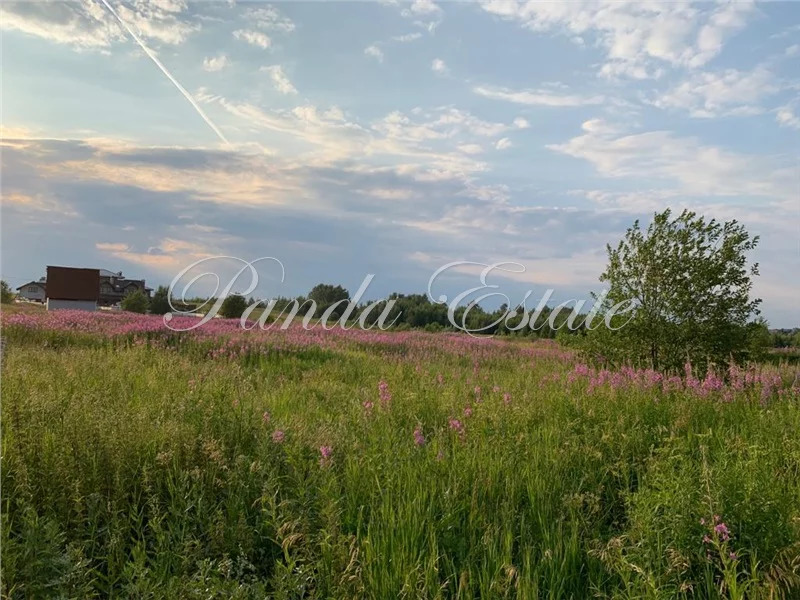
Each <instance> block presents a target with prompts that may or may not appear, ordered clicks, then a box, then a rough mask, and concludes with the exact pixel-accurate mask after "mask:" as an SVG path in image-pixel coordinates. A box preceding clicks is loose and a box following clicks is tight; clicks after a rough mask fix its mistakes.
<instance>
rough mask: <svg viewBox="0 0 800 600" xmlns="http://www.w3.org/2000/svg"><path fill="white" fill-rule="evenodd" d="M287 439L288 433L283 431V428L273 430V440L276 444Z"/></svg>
mask: <svg viewBox="0 0 800 600" xmlns="http://www.w3.org/2000/svg"><path fill="white" fill-rule="evenodd" d="M285 439H286V434H285V433H283V431H282V430H280V429H276V430H275V431H274V432H272V441H273V442H275V443H276V444H282V443H283V440H285Z"/></svg>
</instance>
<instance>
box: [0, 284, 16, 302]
mask: <svg viewBox="0 0 800 600" xmlns="http://www.w3.org/2000/svg"><path fill="white" fill-rule="evenodd" d="M0 287H1V288H2V302H3V304H11V303H12V302H13V301H14V292H12V291H11V288H10V287H9V285H8V282H6V281H3V282H0Z"/></svg>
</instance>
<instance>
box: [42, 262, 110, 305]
mask: <svg viewBox="0 0 800 600" xmlns="http://www.w3.org/2000/svg"><path fill="white" fill-rule="evenodd" d="M47 297H48V298H53V299H55V300H94V301H95V302H96V301H97V300H99V299H100V271H99V269H76V268H74V267H54V266H50V265H48V266H47Z"/></svg>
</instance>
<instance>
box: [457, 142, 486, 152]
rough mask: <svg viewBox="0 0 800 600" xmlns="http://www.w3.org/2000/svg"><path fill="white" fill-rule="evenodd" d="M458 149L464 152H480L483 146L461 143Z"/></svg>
mask: <svg viewBox="0 0 800 600" xmlns="http://www.w3.org/2000/svg"><path fill="white" fill-rule="evenodd" d="M458 149H459V150H461V152H463V153H464V154H480V153H481V152H483V148H482V147H481V146H480V145H479V144H461V145H460V146H458Z"/></svg>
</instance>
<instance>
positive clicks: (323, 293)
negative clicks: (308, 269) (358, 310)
mask: <svg viewBox="0 0 800 600" xmlns="http://www.w3.org/2000/svg"><path fill="white" fill-rule="evenodd" d="M308 299H309V300H313V301H314V302H315V303H316V305H317V312H316V313H315V314H316V315H317V316H320V315H321V314H322V313H324V312H325V311H326V310H327V309H328V308H329V307H330V306H331V304H334V303H336V302H340V301H342V300H350V292H348V291H347V290H346V289H344V288H343V287H342V286H340V285H331V284H328V283H318V284H317V285H315V286H314V287H313V288H312V289H311V291H310V292H309V293H308ZM344 309H345V305H344V304H342V306H340V307H337V309H335V310H334V311H333V313H332V316H334V317H335V318H338V317H339V316H340V315H341V314H342V312H344Z"/></svg>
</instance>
